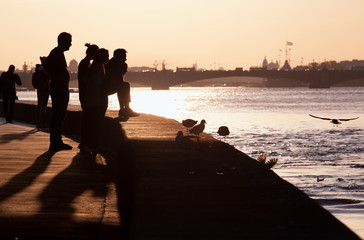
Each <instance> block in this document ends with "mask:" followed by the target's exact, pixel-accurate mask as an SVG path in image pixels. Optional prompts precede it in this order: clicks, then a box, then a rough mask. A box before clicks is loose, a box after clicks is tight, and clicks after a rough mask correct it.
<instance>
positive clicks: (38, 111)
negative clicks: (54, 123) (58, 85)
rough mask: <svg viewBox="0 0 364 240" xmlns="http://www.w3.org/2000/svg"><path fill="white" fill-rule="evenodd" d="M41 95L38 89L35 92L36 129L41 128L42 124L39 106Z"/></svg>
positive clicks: (40, 104)
mask: <svg viewBox="0 0 364 240" xmlns="http://www.w3.org/2000/svg"><path fill="white" fill-rule="evenodd" d="M42 97H43V96H42V93H41V92H40V91H39V89H38V90H37V128H41V127H42V124H41V121H42V110H41V108H42V107H41V106H42V100H43V99H42Z"/></svg>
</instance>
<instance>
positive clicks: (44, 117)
mask: <svg viewBox="0 0 364 240" xmlns="http://www.w3.org/2000/svg"><path fill="white" fill-rule="evenodd" d="M48 100H49V92H48V91H45V92H43V93H42V102H41V107H40V112H41V125H42V127H44V128H45V127H47V108H48Z"/></svg>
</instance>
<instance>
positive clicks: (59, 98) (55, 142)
mask: <svg viewBox="0 0 364 240" xmlns="http://www.w3.org/2000/svg"><path fill="white" fill-rule="evenodd" d="M51 98H52V116H51V123H50V149H51V150H52V148H53V149H54V150H57V149H58V148H60V147H61V148H62V146H64V145H65V144H64V143H63V141H62V127H63V120H64V118H65V116H66V112H67V106H68V101H69V93H68V92H66V93H58V92H56V93H51ZM59 150H66V149H59Z"/></svg>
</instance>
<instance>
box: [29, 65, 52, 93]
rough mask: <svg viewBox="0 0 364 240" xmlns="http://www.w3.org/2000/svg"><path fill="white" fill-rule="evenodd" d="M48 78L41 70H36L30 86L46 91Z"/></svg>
mask: <svg viewBox="0 0 364 240" xmlns="http://www.w3.org/2000/svg"><path fill="white" fill-rule="evenodd" d="M48 83H49V76H48V74H47V73H46V72H45V71H44V70H43V69H38V70H37V71H35V72H34V73H33V76H32V85H33V87H34V88H35V89H42V90H46V89H48Z"/></svg>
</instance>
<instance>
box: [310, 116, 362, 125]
mask: <svg viewBox="0 0 364 240" xmlns="http://www.w3.org/2000/svg"><path fill="white" fill-rule="evenodd" d="M308 115H309V116H311V117H314V118H318V119H322V120H328V121H330V122H331V123H332V124H334V126H335V125H336V126H338V125H339V124H341V122H344V121H350V120H355V119H358V118H359V117H356V118H339V119H336V118H324V117H317V116H314V115H311V114H308Z"/></svg>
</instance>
